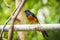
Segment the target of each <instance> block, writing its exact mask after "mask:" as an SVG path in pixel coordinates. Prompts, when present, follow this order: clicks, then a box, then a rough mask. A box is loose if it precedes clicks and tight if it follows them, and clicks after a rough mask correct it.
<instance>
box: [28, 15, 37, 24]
mask: <svg viewBox="0 0 60 40" xmlns="http://www.w3.org/2000/svg"><path fill="white" fill-rule="evenodd" d="M28 20H29V22H34V23H37V19H36V18H35V17H33V16H32V15H29V16H28Z"/></svg>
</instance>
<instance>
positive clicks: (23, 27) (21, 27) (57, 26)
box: [0, 24, 60, 31]
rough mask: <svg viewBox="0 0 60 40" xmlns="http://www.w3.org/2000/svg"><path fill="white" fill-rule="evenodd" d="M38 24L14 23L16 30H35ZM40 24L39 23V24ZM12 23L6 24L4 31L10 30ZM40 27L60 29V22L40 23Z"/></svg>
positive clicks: (0, 27) (1, 26) (0, 28)
mask: <svg viewBox="0 0 60 40" xmlns="http://www.w3.org/2000/svg"><path fill="white" fill-rule="evenodd" d="M36 25H37V24H32V25H31V24H23V25H14V31H28V30H30V31H31V30H35V27H36ZM37 26H38V25H37ZM2 28H3V25H0V31H1V30H2ZM9 28H10V25H6V27H5V28H4V31H8V30H9ZM39 29H44V30H45V29H46V30H54V29H57V30H58V29H59V30H60V24H39Z"/></svg>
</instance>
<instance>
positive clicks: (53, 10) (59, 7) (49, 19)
mask: <svg viewBox="0 0 60 40" xmlns="http://www.w3.org/2000/svg"><path fill="white" fill-rule="evenodd" d="M6 1H7V3H8V4H9V5H11V6H12V10H14V9H15V0H6ZM44 2H45V3H44ZM44 7H47V8H48V10H49V15H45V23H60V0H45V1H43V0H27V2H26V3H25V6H24V8H25V10H30V11H31V12H33V13H34V14H35V15H36V16H37V14H38V11H39V10H41V9H43V8H44ZM43 12H44V11H43ZM10 14H11V13H10V10H9V8H7V7H6V5H5V4H4V2H3V0H0V24H4V22H5V21H6V20H7V19H8V17H9V16H10ZM47 32H48V35H49V37H48V38H44V37H43V36H42V34H41V33H39V32H33V31H29V32H28V33H27V37H28V39H29V40H60V38H59V37H60V31H59V30H47ZM7 34H8V33H6V32H4V35H5V36H4V37H5V39H7ZM13 40H17V34H16V33H14V38H13Z"/></svg>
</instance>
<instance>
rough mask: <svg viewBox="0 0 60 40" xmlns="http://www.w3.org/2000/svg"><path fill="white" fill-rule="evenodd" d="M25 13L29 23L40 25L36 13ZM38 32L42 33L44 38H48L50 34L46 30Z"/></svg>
mask: <svg viewBox="0 0 60 40" xmlns="http://www.w3.org/2000/svg"><path fill="white" fill-rule="evenodd" d="M24 12H25V14H26V16H27V19H28V21H29V22H31V23H35V24H37V23H38V24H40V23H39V21H38V19H37V17H36V16H35V14H34V13H32V12H31V11H30V10H25V11H24ZM38 31H39V32H41V33H42V35H43V37H48V34H47V32H46V31H45V30H38Z"/></svg>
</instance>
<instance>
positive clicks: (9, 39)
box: [8, 0, 25, 40]
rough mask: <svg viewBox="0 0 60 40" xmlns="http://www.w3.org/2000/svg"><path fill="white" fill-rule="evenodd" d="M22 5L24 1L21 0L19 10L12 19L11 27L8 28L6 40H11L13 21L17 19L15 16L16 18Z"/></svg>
mask: <svg viewBox="0 0 60 40" xmlns="http://www.w3.org/2000/svg"><path fill="white" fill-rule="evenodd" d="M24 4H25V0H22V2H21V4H20V6H19V8H18V9H17V11H16V13H15V14H14V16H13V17H12V23H11V27H10V28H9V32H8V40H12V38H13V31H14V22H15V19H16V18H17V16H18V14H19V12H20V11H21V9H22V7H23V6H24Z"/></svg>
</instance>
